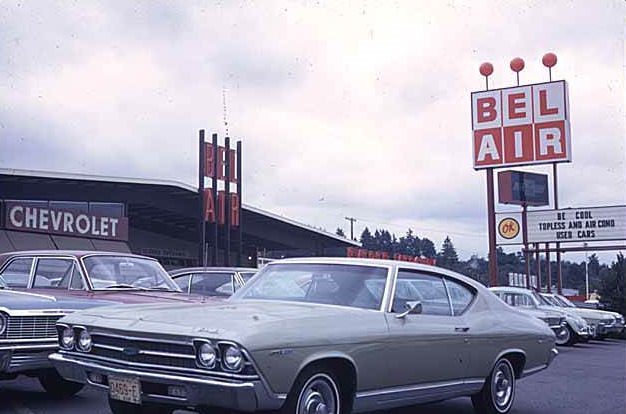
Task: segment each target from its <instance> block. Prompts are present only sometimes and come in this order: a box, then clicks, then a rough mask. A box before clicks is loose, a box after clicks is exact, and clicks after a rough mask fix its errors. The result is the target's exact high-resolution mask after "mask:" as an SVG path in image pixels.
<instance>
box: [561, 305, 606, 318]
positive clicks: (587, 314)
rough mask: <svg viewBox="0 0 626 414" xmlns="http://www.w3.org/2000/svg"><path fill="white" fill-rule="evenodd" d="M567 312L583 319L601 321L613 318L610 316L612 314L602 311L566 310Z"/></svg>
mask: <svg viewBox="0 0 626 414" xmlns="http://www.w3.org/2000/svg"><path fill="white" fill-rule="evenodd" d="M567 310H568V311H570V312H572V313H575V314H576V315H578V316H580V317H581V318H585V319H594V320H601V319H613V318H615V316H614V315H612V312H607V311H602V310H598V309H585V308H567Z"/></svg>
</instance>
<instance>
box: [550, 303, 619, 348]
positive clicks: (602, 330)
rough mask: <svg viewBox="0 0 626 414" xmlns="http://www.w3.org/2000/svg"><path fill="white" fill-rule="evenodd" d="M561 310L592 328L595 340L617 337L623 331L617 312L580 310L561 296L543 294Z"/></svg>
mask: <svg viewBox="0 0 626 414" xmlns="http://www.w3.org/2000/svg"><path fill="white" fill-rule="evenodd" d="M545 296H546V297H548V298H550V299H551V300H552V301H553V302H554V303H558V304H559V305H560V306H561V308H562V309H564V310H567V311H568V312H572V313H575V314H576V315H578V316H580V317H581V318H583V319H585V320H586V321H587V323H588V324H589V325H590V326H592V327H593V331H594V335H593V337H594V338H595V339H600V340H603V339H605V338H607V337H609V336H618V335H620V334H621V333H623V331H624V316H623V315H621V314H619V313H617V312H610V311H605V310H600V309H590V308H580V307H577V306H576V305H574V304H573V303H572V302H571V301H570V300H569V299H567V298H566V297H565V296H563V295H556V294H545Z"/></svg>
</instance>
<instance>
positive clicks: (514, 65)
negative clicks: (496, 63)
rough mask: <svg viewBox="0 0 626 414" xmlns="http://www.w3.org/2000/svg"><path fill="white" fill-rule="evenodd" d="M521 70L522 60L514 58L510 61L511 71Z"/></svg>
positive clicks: (522, 66) (522, 67)
mask: <svg viewBox="0 0 626 414" xmlns="http://www.w3.org/2000/svg"><path fill="white" fill-rule="evenodd" d="M522 69H524V59H522V58H518V57H516V58H514V59H513V60H511V70H512V71H513V72H521V71H522Z"/></svg>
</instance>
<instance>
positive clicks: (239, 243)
mask: <svg viewBox="0 0 626 414" xmlns="http://www.w3.org/2000/svg"><path fill="white" fill-rule="evenodd" d="M241 166H242V161H241V141H237V204H238V205H237V208H238V210H239V226H238V228H237V266H241V256H242V255H243V230H242V229H243V209H242V202H241V200H243V192H242V188H241V183H242V181H243V178H242V175H241Z"/></svg>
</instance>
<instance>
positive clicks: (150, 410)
mask: <svg viewBox="0 0 626 414" xmlns="http://www.w3.org/2000/svg"><path fill="white" fill-rule="evenodd" d="M109 408H110V409H111V412H112V413H113V414H138V413H141V414H172V413H173V412H174V409H173V408H171V407H168V406H163V405H152V404H150V405H144V404H142V405H137V404H131V403H127V402H124V401H118V400H112V399H111V398H109Z"/></svg>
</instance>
